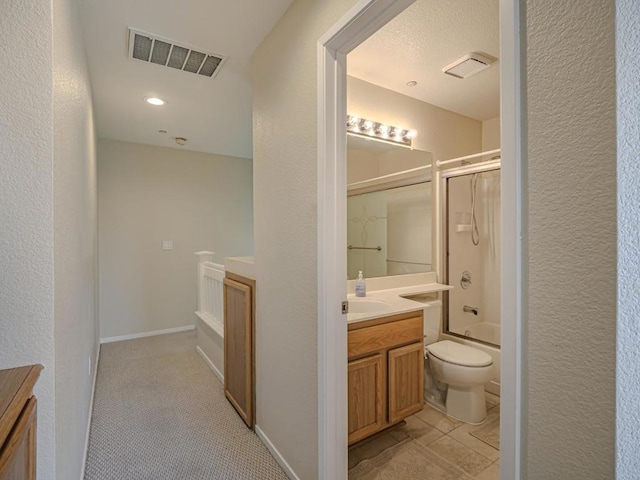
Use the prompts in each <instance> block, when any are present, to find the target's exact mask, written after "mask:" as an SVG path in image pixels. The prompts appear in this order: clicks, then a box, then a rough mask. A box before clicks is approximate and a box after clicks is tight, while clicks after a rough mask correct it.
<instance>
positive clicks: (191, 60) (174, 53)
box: [129, 28, 227, 78]
mask: <svg viewBox="0 0 640 480" xmlns="http://www.w3.org/2000/svg"><path fill="white" fill-rule="evenodd" d="M129 58H135V59H137V60H142V61H144V62H148V63H155V64H156V65H161V66H165V67H170V68H175V69H177V70H183V71H185V72H191V73H197V74H198V75H203V76H205V77H211V78H215V76H216V75H217V74H218V72H219V71H220V69H221V68H222V65H223V64H224V62H225V60H226V59H227V57H225V56H224V55H219V54H217V53H210V52H205V51H203V50H202V49H196V48H192V47H189V46H187V45H185V44H178V43H176V42H174V41H173V40H168V39H166V38H162V37H159V36H158V35H153V34H151V33H147V32H142V31H140V30H135V29H133V28H130V29H129Z"/></svg>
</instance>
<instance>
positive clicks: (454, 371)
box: [424, 300, 493, 424]
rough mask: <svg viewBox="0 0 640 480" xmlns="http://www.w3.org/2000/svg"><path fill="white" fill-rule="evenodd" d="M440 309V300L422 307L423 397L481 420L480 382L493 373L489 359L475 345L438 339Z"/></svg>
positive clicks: (461, 416) (447, 410)
mask: <svg viewBox="0 0 640 480" xmlns="http://www.w3.org/2000/svg"><path fill="white" fill-rule="evenodd" d="M441 310H442V303H441V302H440V300H434V301H432V302H429V303H428V304H427V305H426V307H425V310H424V335H425V338H424V343H425V359H426V360H425V362H427V364H426V365H425V399H426V401H427V402H428V403H430V404H433V405H434V406H435V407H436V408H440V409H444V410H445V413H446V414H447V415H449V416H451V417H454V418H456V419H458V420H462V421H463V422H466V423H471V424H479V423H482V422H484V421H485V419H486V417H487V407H486V403H485V395H484V385H485V383H488V382H489V381H490V380H491V378H492V376H493V359H492V358H491V355H489V354H488V353H486V352H483V351H482V350H479V349H477V348H473V347H469V346H467V345H462V344H460V343H456V342H452V341H451V340H441V341H438V338H439V334H440V317H441V315H440V312H441ZM427 386H431V387H427ZM428 388H431V391H430V392H427V389H428ZM433 392H435V394H434V393H433Z"/></svg>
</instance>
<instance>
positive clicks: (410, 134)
mask: <svg viewBox="0 0 640 480" xmlns="http://www.w3.org/2000/svg"><path fill="white" fill-rule="evenodd" d="M417 134H418V132H416V131H415V130H409V131H408V132H407V133H405V134H404V136H405V138H415V137H416V135H417Z"/></svg>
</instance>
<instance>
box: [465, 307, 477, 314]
mask: <svg viewBox="0 0 640 480" xmlns="http://www.w3.org/2000/svg"><path fill="white" fill-rule="evenodd" d="M462 311H463V312H465V313H473V314H474V315H478V307H470V306H469V305H465V306H464V307H462Z"/></svg>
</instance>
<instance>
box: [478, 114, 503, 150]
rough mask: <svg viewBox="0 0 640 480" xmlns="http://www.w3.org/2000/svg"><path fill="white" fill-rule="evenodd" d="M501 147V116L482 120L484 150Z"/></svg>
mask: <svg viewBox="0 0 640 480" xmlns="http://www.w3.org/2000/svg"><path fill="white" fill-rule="evenodd" d="M496 148H500V117H495V118H490V119H489V120H485V121H484V122H482V151H483V152H486V151H489V150H495V149H496Z"/></svg>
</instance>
